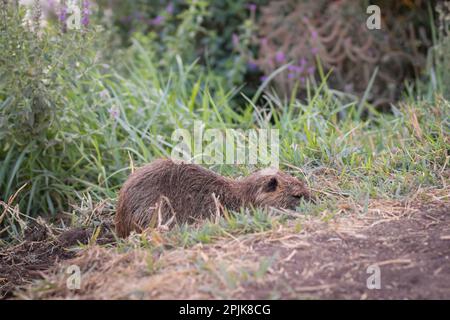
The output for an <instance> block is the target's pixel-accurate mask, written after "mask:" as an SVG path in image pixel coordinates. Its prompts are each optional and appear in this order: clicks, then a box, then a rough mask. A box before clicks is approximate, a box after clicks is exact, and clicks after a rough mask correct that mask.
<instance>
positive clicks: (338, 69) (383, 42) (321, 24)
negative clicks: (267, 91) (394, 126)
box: [250, 0, 429, 106]
mask: <svg viewBox="0 0 450 320" xmlns="http://www.w3.org/2000/svg"><path fill="white" fill-rule="evenodd" d="M375 3H377V4H379V5H380V6H381V15H382V17H383V19H382V21H383V24H382V28H381V29H380V30H369V29H368V28H367V26H366V19H367V17H368V15H367V14H366V8H367V5H368V3H367V1H357V2H356V3H355V1H350V0H345V1H335V2H330V1H325V0H320V1H296V0H282V1H273V2H269V4H268V5H266V6H263V7H262V8H261V12H262V13H261V17H260V19H259V21H258V27H257V29H258V32H259V34H258V36H257V37H256V39H255V40H254V43H255V44H256V45H257V46H258V47H259V50H258V53H257V55H255V56H254V57H253V58H252V59H253V60H254V61H255V63H256V64H257V65H258V66H259V67H260V68H261V69H262V70H264V72H265V73H266V75H269V74H271V73H272V72H273V71H275V70H276V69H277V68H279V67H280V66H282V65H284V64H286V63H288V62H291V63H292V65H290V66H289V67H288V68H287V69H286V70H285V71H284V72H281V73H279V74H278V75H277V76H276V78H275V79H274V80H275V86H276V88H277V89H278V91H279V92H281V93H284V94H289V93H291V92H292V90H293V88H294V87H295V86H296V85H298V86H299V87H300V88H302V89H305V88H306V87H307V80H308V79H309V80H310V81H314V80H315V79H317V78H315V77H317V76H318V75H319V72H320V70H319V68H317V60H318V59H319V60H320V64H321V67H322V68H323V69H324V70H323V71H322V72H324V73H325V74H327V73H328V72H331V74H330V76H329V81H328V85H330V86H331V87H332V88H333V89H337V90H340V91H345V92H347V93H350V94H353V95H356V96H359V97H363V95H364V94H365V93H366V89H367V88H368V87H371V88H370V89H371V90H370V93H369V96H368V97H367V98H368V100H369V101H371V102H372V103H373V104H374V105H375V106H380V105H381V106H386V105H389V103H391V102H393V101H395V100H396V99H397V98H398V97H399V95H400V93H401V92H402V89H403V88H402V85H403V82H404V81H405V79H413V78H414V77H416V76H418V75H419V74H420V73H421V70H422V69H423V67H424V66H425V50H423V49H424V44H426V43H427V42H428V43H429V34H427V32H426V30H427V28H426V23H427V21H428V12H427V9H428V7H427V3H423V2H421V1H420V0H419V1H415V2H414V1H413V2H410V1H408V2H406V1H405V3H404V4H400V1H395V2H388V3H386V2H383V1H375ZM405 8H408V9H407V10H406V12H405ZM399 20H400V21H402V23H399ZM424 22H425V26H424ZM405 25H407V26H408V28H406V27H405ZM417 38H420V39H421V41H417ZM250 54H251V53H250ZM377 68H378V69H379V70H378V74H377V76H376V77H375V78H374V81H373V82H372V76H374V73H375V70H376V69H377ZM371 82H372V83H371Z"/></svg>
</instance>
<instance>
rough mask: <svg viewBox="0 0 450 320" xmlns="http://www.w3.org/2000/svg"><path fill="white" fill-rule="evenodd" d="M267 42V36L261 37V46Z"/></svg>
mask: <svg viewBox="0 0 450 320" xmlns="http://www.w3.org/2000/svg"><path fill="white" fill-rule="evenodd" d="M267 43H268V41H267V38H266V37H264V38H261V45H262V46H267Z"/></svg>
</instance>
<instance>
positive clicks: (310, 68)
mask: <svg viewBox="0 0 450 320" xmlns="http://www.w3.org/2000/svg"><path fill="white" fill-rule="evenodd" d="M314 72H316V67H314V66H313V67H309V68H308V74H310V75H313V74H314Z"/></svg>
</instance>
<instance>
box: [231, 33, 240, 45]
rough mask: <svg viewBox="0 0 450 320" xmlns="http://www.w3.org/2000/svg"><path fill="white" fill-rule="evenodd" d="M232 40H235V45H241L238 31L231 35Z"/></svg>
mask: <svg viewBox="0 0 450 320" xmlns="http://www.w3.org/2000/svg"><path fill="white" fill-rule="evenodd" d="M231 41H232V42H233V46H234V47H238V46H239V36H238V35H237V34H236V33H233V34H232V36H231Z"/></svg>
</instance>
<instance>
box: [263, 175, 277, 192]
mask: <svg viewBox="0 0 450 320" xmlns="http://www.w3.org/2000/svg"><path fill="white" fill-rule="evenodd" d="M277 186H278V180H277V178H276V177H272V178H270V179H269V181H267V182H266V185H265V186H264V191H265V192H273V191H275V190H276V189H277Z"/></svg>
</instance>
